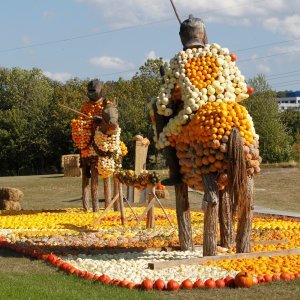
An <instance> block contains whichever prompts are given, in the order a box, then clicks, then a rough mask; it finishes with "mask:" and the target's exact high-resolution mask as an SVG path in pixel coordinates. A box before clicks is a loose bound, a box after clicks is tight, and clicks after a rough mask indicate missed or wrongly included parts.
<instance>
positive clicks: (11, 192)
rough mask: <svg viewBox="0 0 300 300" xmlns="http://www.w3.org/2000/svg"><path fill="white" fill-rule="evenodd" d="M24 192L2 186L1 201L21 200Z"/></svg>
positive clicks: (0, 188) (0, 189)
mask: <svg viewBox="0 0 300 300" xmlns="http://www.w3.org/2000/svg"><path fill="white" fill-rule="evenodd" d="M23 197H24V194H23V192H22V191H20V190H19V189H16V188H11V187H0V201H1V200H2V201H3V200H8V201H15V202H19V201H21V200H23Z"/></svg>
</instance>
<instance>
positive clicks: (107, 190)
mask: <svg viewBox="0 0 300 300" xmlns="http://www.w3.org/2000/svg"><path fill="white" fill-rule="evenodd" d="M103 184H104V201H105V207H107V206H108V204H109V203H110V201H111V186H110V177H107V178H103Z"/></svg>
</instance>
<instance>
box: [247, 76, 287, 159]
mask: <svg viewBox="0 0 300 300" xmlns="http://www.w3.org/2000/svg"><path fill="white" fill-rule="evenodd" d="M248 83H249V84H250V85H251V86H253V87H254V89H255V92H254V93H253V94H252V95H251V96H250V98H249V99H248V100H246V101H245V106H246V107H247V109H248V111H249V113H250V115H251V116H252V118H253V122H254V126H255V130H256V132H257V134H258V135H259V137H260V138H259V148H260V152H261V155H262V158H263V161H264V162H280V161H287V160H289V159H290V158H291V137H290V136H289V135H288V133H287V132H288V131H287V128H286V126H285V125H284V124H283V123H282V121H281V118H280V113H279V110H278V104H277V100H276V94H275V92H274V91H272V89H271V87H270V85H269V84H268V83H267V81H266V79H265V77H264V76H263V75H258V76H256V77H254V78H253V79H250V80H249V82H248Z"/></svg>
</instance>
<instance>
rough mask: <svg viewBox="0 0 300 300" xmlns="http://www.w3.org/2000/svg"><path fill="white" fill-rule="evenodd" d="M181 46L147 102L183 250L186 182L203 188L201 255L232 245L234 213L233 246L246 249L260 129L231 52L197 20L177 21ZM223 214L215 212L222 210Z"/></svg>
mask: <svg viewBox="0 0 300 300" xmlns="http://www.w3.org/2000/svg"><path fill="white" fill-rule="evenodd" d="M180 37H181V41H182V44H183V51H181V52H179V53H178V54H176V55H175V56H174V58H173V59H171V60H170V63H169V64H168V65H167V66H166V67H165V68H164V72H163V84H162V86H161V89H160V92H159V95H158V97H157V98H156V99H154V100H153V102H152V105H151V112H150V114H151V117H152V120H153V123H154V126H153V128H154V131H155V142H156V146H157V148H158V149H162V150H163V151H164V152H165V155H166V157H167V162H168V165H169V168H170V178H169V179H168V181H167V183H168V182H169V183H170V184H175V192H176V207H177V217H178V224H179V237H180V244H181V248H182V249H192V248H193V244H192V238H191V230H190V216H189V214H188V209H189V204H188V193H187V187H190V188H192V189H195V190H200V191H204V192H205V195H204V201H205V202H206V205H205V206H206V211H205V220H204V242H203V244H204V245H203V247H204V255H215V254H216V246H217V228H218V220H219V219H220V227H221V230H220V231H221V232H220V233H221V243H222V244H223V246H227V247H232V246H233V218H234V217H233V215H234V213H238V215H239V221H238V230H237V237H236V242H237V251H238V252H249V251H250V232H251V220H252V215H251V206H252V190H253V180H252V176H253V174H254V173H258V172H259V162H260V157H259V151H258V135H257V134H256V133H255V130H254V126H253V122H252V119H251V117H250V115H249V114H248V112H247V110H246V108H245V107H244V106H243V105H242V104H240V102H241V101H243V100H245V99H247V98H248V97H249V95H248V93H247V90H248V89H247V84H246V83H245V79H244V76H243V75H242V74H241V72H240V71H239V69H238V68H237V66H236V64H235V56H234V55H231V54H230V53H229V50H228V49H226V48H222V47H221V46H219V45H218V44H216V43H214V44H211V45H210V44H208V41H207V36H206V32H205V27H204V24H203V22H202V20H201V19H198V18H194V17H193V16H192V15H190V17H189V18H188V19H187V20H185V21H184V22H182V23H181V26H180ZM219 212H220V213H219Z"/></svg>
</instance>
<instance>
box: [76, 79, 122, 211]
mask: <svg viewBox="0 0 300 300" xmlns="http://www.w3.org/2000/svg"><path fill="white" fill-rule="evenodd" d="M102 92H103V85H102V84H101V83H100V81H99V80H97V79H94V80H92V81H90V82H89V84H88V87H87V95H88V97H89V100H88V101H86V102H85V103H84V104H83V105H82V107H81V113H80V114H79V116H78V118H77V119H73V120H72V121H71V127H72V139H73V141H74V143H75V145H76V147H77V148H78V149H79V150H80V156H81V166H82V171H83V172H82V173H83V174H82V201H83V208H84V210H85V211H87V210H88V209H89V201H88V196H89V191H88V185H89V178H91V196H92V205H93V211H94V212H97V211H98V210H99V201H98V176H101V177H102V178H103V179H104V180H103V181H104V194H105V205H106V206H107V205H108V203H109V201H110V181H109V177H110V176H111V175H112V174H113V172H114V171H115V170H117V169H119V168H121V161H122V156H124V155H126V153H127V148H126V146H125V144H124V143H122V142H121V141H120V132H121V129H120V128H119V125H118V110H117V107H116V106H115V105H114V104H113V103H111V102H110V101H108V100H107V99H103V98H102ZM116 209H117V207H116Z"/></svg>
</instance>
